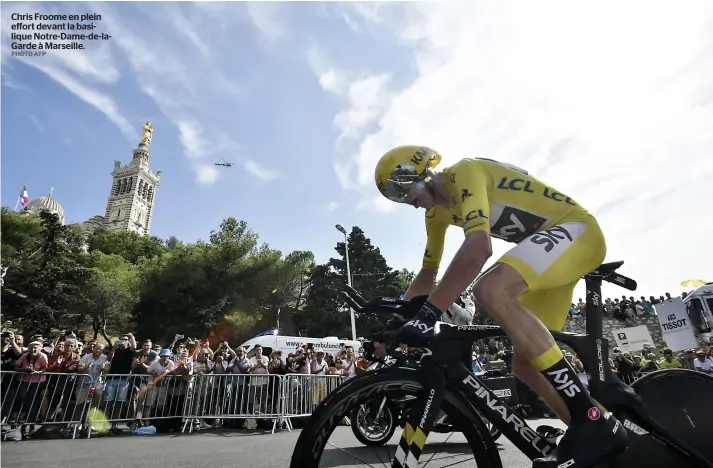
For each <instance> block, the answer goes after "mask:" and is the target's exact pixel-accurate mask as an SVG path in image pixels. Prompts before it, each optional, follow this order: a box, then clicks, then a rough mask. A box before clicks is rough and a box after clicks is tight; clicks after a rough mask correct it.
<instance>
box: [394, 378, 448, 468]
mask: <svg viewBox="0 0 713 468" xmlns="http://www.w3.org/2000/svg"><path fill="white" fill-rule="evenodd" d="M424 374H425V375H424V382H428V385H424V390H426V395H427V396H426V399H425V400H424V401H423V403H422V404H417V405H416V406H415V407H414V408H413V410H412V411H411V412H410V414H409V417H408V421H406V425H405V426H404V430H403V432H402V433H401V439H400V440H399V446H398V448H397V449H396V455H395V456H394V461H393V462H392V464H391V468H416V467H417V466H418V460H419V458H421V453H422V452H423V447H424V446H425V445H426V439H427V438H428V433H429V432H430V428H431V427H432V426H433V423H434V422H435V420H436V418H437V417H438V415H439V413H440V409H441V403H442V402H443V396H444V395H445V390H446V376H445V374H444V372H443V370H441V369H438V368H436V367H432V368H429V369H428V370H425V372H424Z"/></svg>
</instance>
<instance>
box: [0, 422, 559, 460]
mask: <svg viewBox="0 0 713 468" xmlns="http://www.w3.org/2000/svg"><path fill="white" fill-rule="evenodd" d="M530 423H531V424H530V425H531V426H532V427H537V426H538V425H539V424H549V425H553V426H560V427H561V423H559V421H553V420H541V421H537V420H534V421H530ZM298 434H299V429H296V430H294V431H293V432H287V431H283V432H277V433H275V434H272V435H271V434H269V433H257V432H228V431H215V432H208V431H201V432H197V433H193V434H183V435H172V434H168V435H154V436H130V435H126V436H109V437H102V438H92V439H89V440H86V439H84V440H28V441H23V442H3V443H2V445H1V446H0V449H1V451H0V454H1V456H2V466H3V468H26V467H31V466H36V467H37V466H38V467H42V468H52V467H61V468H67V467H71V468H97V467H101V468H137V467H146V468H189V467H190V468H237V467H249V468H285V467H288V466H289V462H290V457H291V455H292V449H293V448H294V446H295V442H296V441H297V436H298ZM398 436H399V433H398V431H397V433H396V435H395V436H394V440H393V442H392V444H391V446H390V450H391V454H393V450H394V444H396V443H397V442H398ZM446 439H447V440H446ZM498 443H499V448H500V456H501V458H502V460H503V466H506V467H508V468H529V467H530V466H531V462H530V461H529V460H528V459H527V458H526V457H525V456H523V455H522V454H521V453H520V452H519V451H518V450H517V449H516V448H514V447H513V445H512V444H511V443H510V442H509V441H508V440H506V439H505V438H503V437H501V438H500V439H499V440H498ZM329 444H330V445H328V452H325V455H324V456H323V462H322V464H321V465H320V466H328V467H336V466H345V467H347V466H348V467H357V466H359V467H363V466H369V465H372V466H388V464H387V465H385V464H384V462H385V461H386V460H387V458H386V453H385V449H383V448H382V449H381V450H380V451H375V450H373V449H371V448H366V447H363V446H362V445H361V444H360V443H359V442H358V441H357V440H356V439H355V438H354V435H353V434H352V433H351V430H350V428H348V427H339V428H338V429H337V430H336V431H335V433H334V434H333V435H332V437H331V438H330V439H329ZM467 450H468V446H467V445H466V444H465V439H464V438H463V437H462V436H461V435H460V434H432V435H431V436H430V437H429V438H428V444H427V446H426V454H427V455H426V456H427V457H428V456H431V455H432V454H433V459H432V460H431V462H430V463H429V464H428V466H429V467H434V468H436V467H443V466H453V465H455V466H459V467H464V468H466V467H474V466H475V463H474V462H473V461H472V457H470V456H467V455H466V453H467ZM355 457H356V458H355ZM467 458H470V459H471V461H470V462H467V461H466V460H467ZM358 459H361V460H362V461H359V460H358ZM422 460H424V461H425V460H426V459H423V458H422ZM325 462H326V463H325ZM364 462H368V464H365V463H364Z"/></svg>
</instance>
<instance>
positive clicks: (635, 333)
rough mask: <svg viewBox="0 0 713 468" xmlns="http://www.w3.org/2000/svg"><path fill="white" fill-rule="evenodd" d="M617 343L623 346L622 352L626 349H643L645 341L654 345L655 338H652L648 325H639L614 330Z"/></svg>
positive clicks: (620, 346)
mask: <svg viewBox="0 0 713 468" xmlns="http://www.w3.org/2000/svg"><path fill="white" fill-rule="evenodd" d="M612 334H613V335H614V341H616V345H617V346H618V347H619V348H621V351H622V352H626V351H630V352H631V351H641V348H642V347H643V346H644V343H648V344H650V345H652V346H653V344H654V340H653V339H652V338H651V333H649V329H648V328H646V325H639V326H638V327H629V328H617V329H616V330H613V331H612Z"/></svg>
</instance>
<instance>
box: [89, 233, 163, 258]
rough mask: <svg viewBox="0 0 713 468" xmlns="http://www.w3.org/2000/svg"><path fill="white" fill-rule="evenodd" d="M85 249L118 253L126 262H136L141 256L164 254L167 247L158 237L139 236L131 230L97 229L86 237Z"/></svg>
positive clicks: (107, 253)
mask: <svg viewBox="0 0 713 468" xmlns="http://www.w3.org/2000/svg"><path fill="white" fill-rule="evenodd" d="M174 239H175V238H174ZM87 251H88V252H90V253H91V252H94V251H99V252H101V253H103V254H106V255H120V256H122V257H123V258H124V260H126V261H127V262H130V263H138V262H139V260H140V259H141V258H154V257H157V256H160V255H162V254H164V253H165V252H166V251H167V247H166V245H165V243H164V241H162V240H161V239H159V238H158V237H146V236H141V235H139V234H137V233H135V232H133V231H119V230H109V229H97V230H95V231H94V232H92V233H91V234H90V235H89V236H88V238H87Z"/></svg>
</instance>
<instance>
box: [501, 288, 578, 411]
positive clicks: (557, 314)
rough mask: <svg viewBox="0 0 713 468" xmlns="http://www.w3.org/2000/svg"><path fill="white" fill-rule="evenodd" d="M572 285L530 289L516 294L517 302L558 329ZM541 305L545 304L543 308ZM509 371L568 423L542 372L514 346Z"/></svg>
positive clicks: (561, 403) (552, 327)
mask: <svg viewBox="0 0 713 468" xmlns="http://www.w3.org/2000/svg"><path fill="white" fill-rule="evenodd" d="M575 285H576V283H570V284H567V285H564V286H560V287H559V288H554V289H548V290H544V291H530V292H527V293H525V294H523V295H522V296H520V299H519V300H518V302H519V303H520V304H521V305H522V306H523V307H525V308H527V309H529V310H530V311H531V312H532V313H533V314H534V315H535V316H537V318H539V319H540V321H541V322H542V323H543V325H545V327H546V328H547V329H548V330H561V329H562V328H563V327H564V322H565V319H566V317H567V312H566V311H567V310H569V307H570V305H571V302H572V295H573V292H574V286H575ZM543 304H544V305H545V306H546V307H543ZM561 311H564V312H561ZM512 371H513V374H515V376H516V377H517V378H518V379H520V380H521V381H522V382H524V383H525V384H527V386H529V387H530V388H531V389H532V390H533V391H534V392H535V393H537V394H538V395H540V396H541V397H542V398H543V399H544V400H545V402H546V403H547V405H548V406H549V407H550V408H551V409H552V411H554V412H555V414H556V415H557V416H558V417H559V418H560V419H561V420H562V421H564V422H565V423H566V424H567V425H569V422H570V414H569V410H568V409H567V405H566V404H565V401H564V400H563V399H562V396H561V395H560V394H559V392H558V391H557V390H555V388H554V387H553V386H552V384H551V383H550V382H549V381H548V380H547V379H546V378H545V376H543V375H542V373H540V372H539V371H538V370H537V369H535V368H534V367H532V363H531V362H530V360H529V359H528V358H527V356H525V355H524V354H523V353H518V352H517V349H516V350H515V356H514V357H513V362H512Z"/></svg>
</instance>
